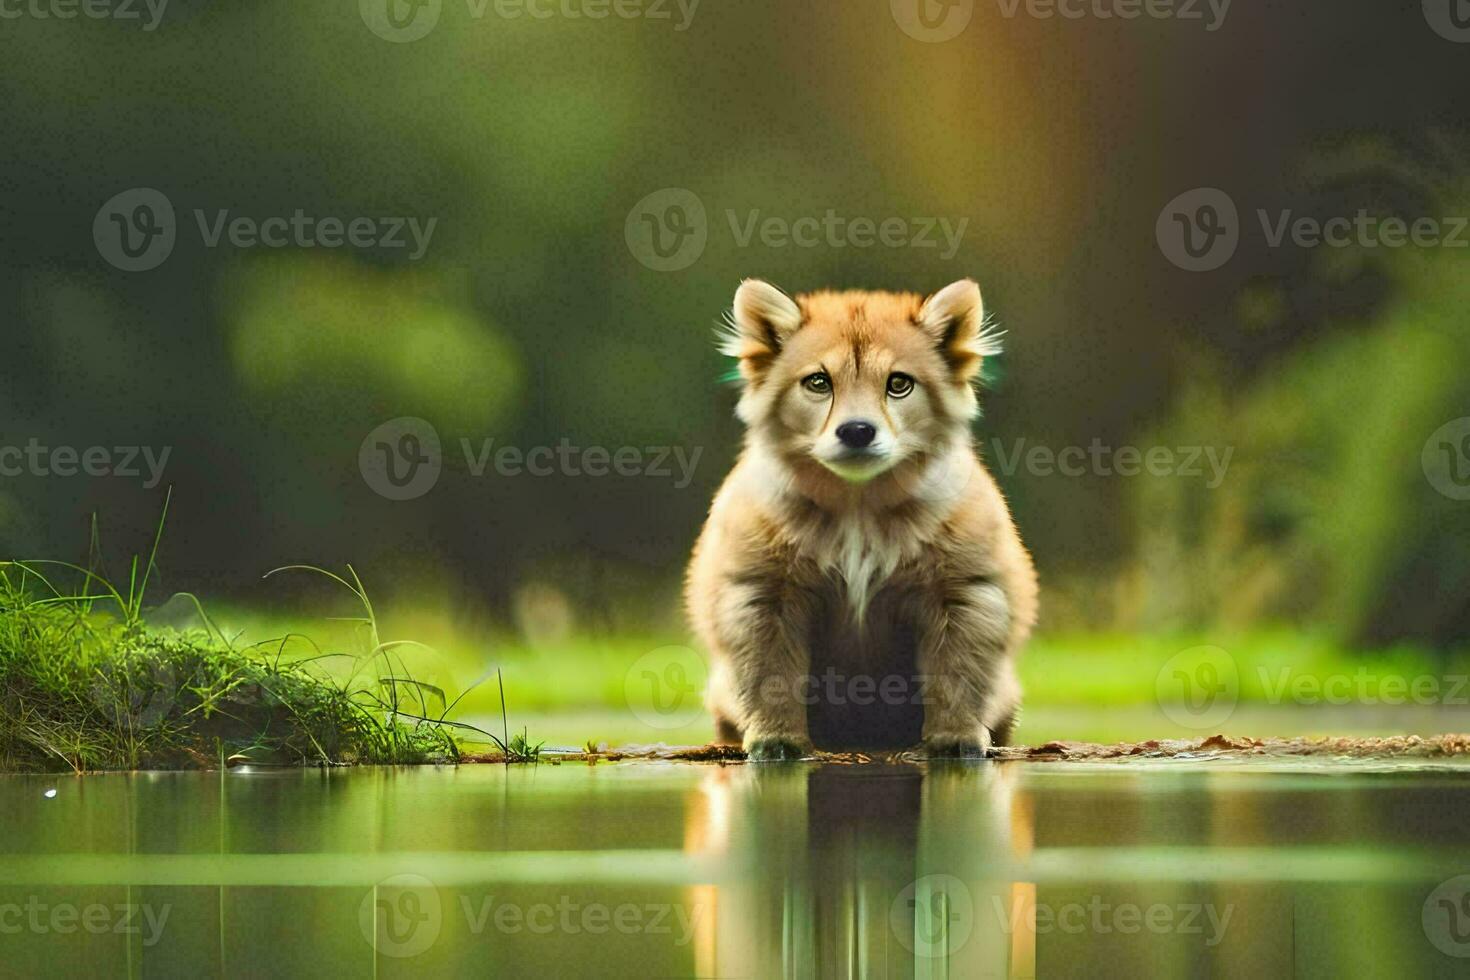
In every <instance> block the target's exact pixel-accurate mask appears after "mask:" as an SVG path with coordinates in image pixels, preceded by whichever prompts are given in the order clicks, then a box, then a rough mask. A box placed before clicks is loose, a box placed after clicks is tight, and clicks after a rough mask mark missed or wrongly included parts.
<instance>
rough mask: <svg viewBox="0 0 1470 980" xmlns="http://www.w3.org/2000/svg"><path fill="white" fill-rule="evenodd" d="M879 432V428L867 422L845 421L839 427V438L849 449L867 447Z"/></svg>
mask: <svg viewBox="0 0 1470 980" xmlns="http://www.w3.org/2000/svg"><path fill="white" fill-rule="evenodd" d="M877 434H878V430H877V429H875V428H873V427H872V426H871V425H869V424H868V423H866V422H843V423H842V424H841V425H839V426H838V427H837V438H839V439H841V440H842V444H843V445H844V446H846V447H848V448H849V449H866V448H867V447H868V446H870V445H872V443H873V437H874V436H876V435H877Z"/></svg>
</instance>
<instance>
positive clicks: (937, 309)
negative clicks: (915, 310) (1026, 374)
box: [918, 279, 1002, 381]
mask: <svg viewBox="0 0 1470 980" xmlns="http://www.w3.org/2000/svg"><path fill="white" fill-rule="evenodd" d="M918 324H919V328H920V329H921V330H923V331H924V332H925V333H927V334H928V335H929V336H930V338H931V339H932V340H933V341H934V346H935V348H937V349H938V351H939V353H940V354H942V355H943V356H944V359H945V360H946V361H948V362H949V365H950V367H951V368H952V369H953V370H954V373H955V377H957V378H958V379H959V380H961V381H968V380H970V379H971V378H973V377H974V376H975V374H976V373H977V372H978V371H979V370H980V363H981V361H983V360H984V359H985V358H987V357H990V356H992V355H995V354H999V353H1000V340H1001V337H1002V334H1001V333H999V332H997V331H992V330H989V329H987V327H986V325H985V304H984V302H983V301H982V300H981V299H980V287H979V286H978V285H977V284H976V283H975V280H973V279H961V280H960V281H959V282H954V283H950V284H949V285H948V286H945V287H944V288H943V289H941V290H940V291H939V292H937V293H935V294H934V295H933V296H930V297H929V298H928V299H926V300H925V301H924V306H923V308H922V309H920V310H919V318H918Z"/></svg>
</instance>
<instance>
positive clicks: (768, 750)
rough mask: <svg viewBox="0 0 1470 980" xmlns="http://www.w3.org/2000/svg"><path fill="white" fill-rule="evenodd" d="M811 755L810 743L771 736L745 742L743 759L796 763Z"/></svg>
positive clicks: (803, 740)
mask: <svg viewBox="0 0 1470 980" xmlns="http://www.w3.org/2000/svg"><path fill="white" fill-rule="evenodd" d="M811 754H812V743H811V742H808V741H806V740H805V739H795V738H784V737H780V736H771V737H765V738H752V739H747V740H746V742H745V757H746V758H747V759H749V760H750V761H751V762H797V761H799V760H801V759H805V758H806V757H807V756H809V755H811Z"/></svg>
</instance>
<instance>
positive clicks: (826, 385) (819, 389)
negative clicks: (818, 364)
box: [801, 371, 832, 395]
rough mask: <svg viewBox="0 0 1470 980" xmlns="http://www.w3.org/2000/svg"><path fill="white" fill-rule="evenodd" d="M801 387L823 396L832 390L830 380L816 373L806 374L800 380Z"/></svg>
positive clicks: (819, 372)
mask: <svg viewBox="0 0 1470 980" xmlns="http://www.w3.org/2000/svg"><path fill="white" fill-rule="evenodd" d="M801 386H802V387H803V388H805V389H806V390H807V391H810V392H814V393H815V394H818V395H825V394H827V393H828V392H830V391H831V390H832V379H831V378H829V377H827V376H826V375H825V374H823V373H822V372H821V371H818V372H817V373H816V374H808V375H807V376H806V377H804V378H802V379H801Z"/></svg>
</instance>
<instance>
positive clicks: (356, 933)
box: [0, 761, 1470, 980]
mask: <svg viewBox="0 0 1470 980" xmlns="http://www.w3.org/2000/svg"><path fill="white" fill-rule="evenodd" d="M53 790H54V794H53V793H52V792H51V791H53ZM1467 814H1470V768H1465V767H1460V766H1448V765H1445V766H1425V765H1422V764H1421V765H1406V764H1393V765H1389V764H1372V763H1341V764H1328V763H1323V764H1291V765H1283V764H1280V763H1272V762H1264V761H1255V762H1247V763H1236V764H1221V763H1200V762H1187V763H1186V762H1171V763H1147V762H1144V763H1139V762H1130V763H1126V764H1116V765H1110V764H1098V763H1092V764H1059V763H999V764H998V763H988V764H987V763H979V764H956V765H949V766H940V765H930V766H928V767H920V766H878V765H874V766H819V765H814V764H797V765H766V766H751V765H731V766H725V767H721V766H710V765H690V764H669V763H626V764H617V765H612V764H600V765H596V766H586V765H574V764H563V765H560V766H552V765H545V764H543V765H540V766H522V767H512V768H509V769H507V768H503V767H498V766H466V767H459V768H442V769H432V768H420V769H358V770H338V771H332V772H321V771H276V772H245V771H238V770H236V771H231V772H228V773H223V774H222V773H157V774H138V775H106V776H89V777H84V778H72V777H38V776H5V777H0V830H3V832H0V973H3V974H4V975H7V976H40V975H49V976H63V975H64V976H87V977H111V976H180V975H187V976H216V975H228V976H261V977H264V976H285V975H306V976H321V977H327V976H331V977H336V976H372V975H377V976H425V975H429V976H458V975H466V976H504V977H517V978H521V977H543V976H544V977H581V976H589V977H591V976H627V977H639V978H645V977H752V978H762V980H764V978H771V977H805V976H821V977H828V976H873V977H986V976H993V977H1009V976H1021V977H1031V976H1041V977H1053V976H1063V977H1065V976H1088V977H1100V976H1118V977H1138V976H1250V977H1265V976H1276V977H1290V976H1309V977H1316V976H1321V977H1343V976H1355V977H1359V976H1369V977H1372V976H1383V977H1402V976H1441V975H1442V976H1454V975H1459V976H1463V975H1465V974H1466V973H1467V972H1470V969H1467V968H1470V819H1467Z"/></svg>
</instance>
